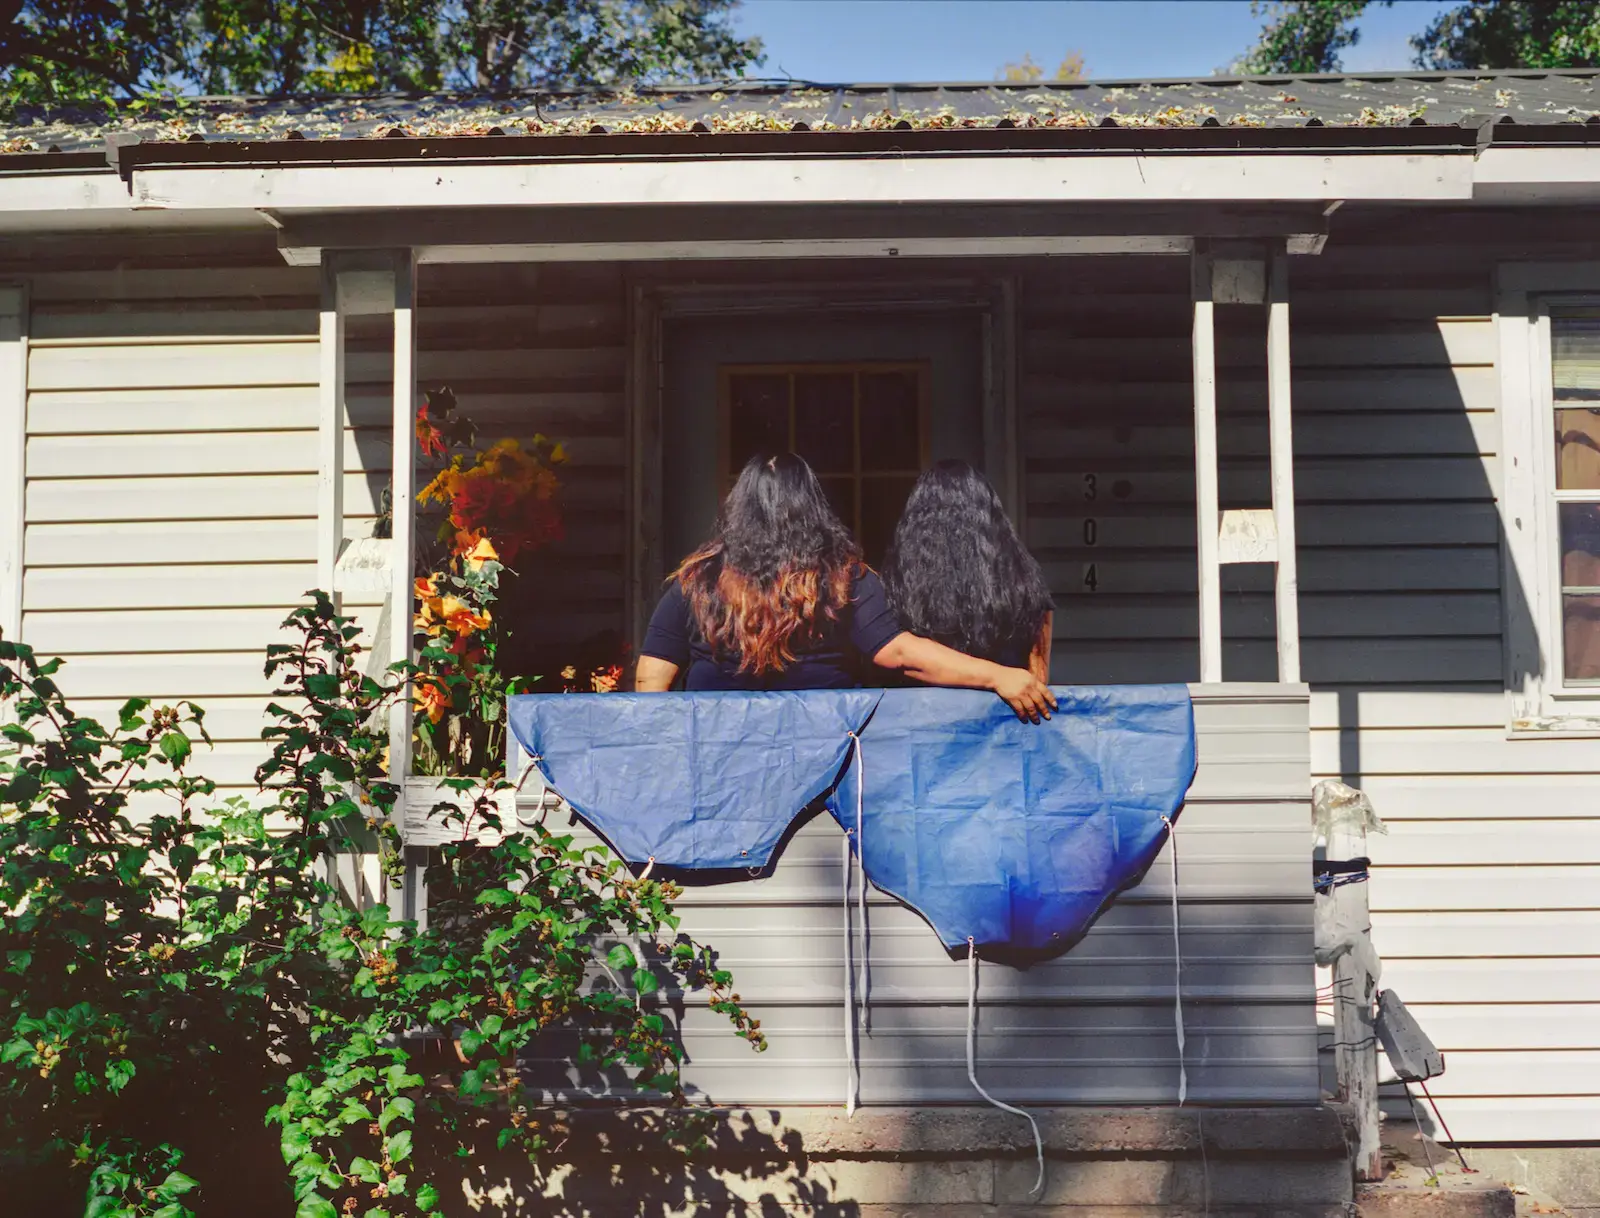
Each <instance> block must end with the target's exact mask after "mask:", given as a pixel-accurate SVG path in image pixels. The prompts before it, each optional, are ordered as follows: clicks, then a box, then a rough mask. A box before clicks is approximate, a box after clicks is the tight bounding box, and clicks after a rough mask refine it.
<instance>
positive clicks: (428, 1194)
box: [417, 1184, 439, 1214]
mask: <svg viewBox="0 0 1600 1218" xmlns="http://www.w3.org/2000/svg"><path fill="white" fill-rule="evenodd" d="M438 1204H439V1190H438V1189H436V1188H434V1187H433V1185H431V1184H424V1185H423V1186H422V1187H421V1188H419V1189H418V1190H417V1208H418V1209H419V1210H421V1211H422V1212H423V1213H424V1214H426V1213H428V1212H429V1211H431V1210H432V1209H433V1207H434V1206H436V1205H438Z"/></svg>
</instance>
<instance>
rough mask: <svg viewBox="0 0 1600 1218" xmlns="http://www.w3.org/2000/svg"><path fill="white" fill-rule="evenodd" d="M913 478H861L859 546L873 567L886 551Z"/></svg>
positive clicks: (879, 562) (892, 538) (878, 563)
mask: <svg viewBox="0 0 1600 1218" xmlns="http://www.w3.org/2000/svg"><path fill="white" fill-rule="evenodd" d="M914 482H916V479H915V478H912V477H903V478H863V479H862V480H861V536H860V538H859V539H858V540H860V542H861V549H862V551H863V553H864V554H865V556H866V559H867V562H868V563H869V564H871V565H872V566H874V567H876V566H879V565H881V564H882V562H883V560H884V557H885V555H887V554H888V553H889V543H890V542H891V541H893V540H894V526H895V525H897V524H899V523H900V513H901V512H902V511H904V510H905V506H906V499H907V498H908V497H909V496H910V494H911V486H912V484H913V483H914Z"/></svg>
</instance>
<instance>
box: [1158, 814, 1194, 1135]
mask: <svg viewBox="0 0 1600 1218" xmlns="http://www.w3.org/2000/svg"><path fill="white" fill-rule="evenodd" d="M1161 821H1162V823H1163V824H1165V825H1166V826H1167V850H1168V853H1169V854H1170V855H1171V857H1172V970H1173V976H1172V1021H1173V1023H1174V1024H1176V1025H1177V1029H1178V1107H1179V1108H1182V1107H1183V1102H1184V1101H1185V1100H1186V1099H1188V1098H1189V1068H1188V1065H1187V1064H1186V1063H1185V1061H1184V1045H1183V939H1182V936H1181V935H1180V934H1179V923H1178V827H1177V826H1176V825H1175V824H1173V823H1172V818H1171V817H1168V816H1163V817H1162V818H1161Z"/></svg>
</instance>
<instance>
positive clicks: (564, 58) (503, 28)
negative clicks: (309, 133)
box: [0, 0, 762, 105]
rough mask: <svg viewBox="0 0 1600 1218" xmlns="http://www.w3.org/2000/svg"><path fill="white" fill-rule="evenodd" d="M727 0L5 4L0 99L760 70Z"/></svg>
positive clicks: (555, 84)
mask: <svg viewBox="0 0 1600 1218" xmlns="http://www.w3.org/2000/svg"><path fill="white" fill-rule="evenodd" d="M737 4H738V0H0V23H3V24H0V82H3V85H0V90H3V92H0V96H3V97H5V98H6V99H8V100H9V101H10V102H11V103H12V104H13V105H15V104H18V103H39V104H62V103H72V102H96V103H102V102H107V101H112V100H125V99H130V98H139V97H146V96H149V95H152V94H158V93H160V92H162V91H175V92H194V91H199V92H202V93H212V94H218V93H265V94H289V93H324V92H326V93H369V92H380V91H391V90H393V91H400V92H420V91H435V90H444V89H448V90H465V91H473V92H490V93H496V92H504V91H507V90H511V89H521V88H563V87H576V86H584V85H625V84H639V83H643V84H651V83H661V82H663V81H668V80H708V79H721V78H725V77H731V76H737V75H739V74H740V73H742V72H743V71H744V70H745V68H747V67H749V66H752V65H757V64H759V63H761V62H762V55H761V42H760V39H756V38H740V37H738V36H737V34H736V33H735V32H734V30H733V26H732V16H733V12H734V9H735V8H736V7H737Z"/></svg>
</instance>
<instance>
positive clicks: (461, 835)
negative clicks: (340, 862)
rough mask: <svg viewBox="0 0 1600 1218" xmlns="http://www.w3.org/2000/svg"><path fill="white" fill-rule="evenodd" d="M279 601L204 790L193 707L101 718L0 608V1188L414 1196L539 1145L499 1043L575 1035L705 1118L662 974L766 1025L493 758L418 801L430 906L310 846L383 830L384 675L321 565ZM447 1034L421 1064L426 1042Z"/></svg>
mask: <svg viewBox="0 0 1600 1218" xmlns="http://www.w3.org/2000/svg"><path fill="white" fill-rule="evenodd" d="M285 625H286V627H287V628H288V629H289V630H291V631H292V632H294V634H295V636H296V641H295V642H294V643H292V644H286V645H277V646H273V647H271V648H269V649H268V657H267V673H268V675H269V677H272V678H274V679H275V681H276V684H277V688H278V701H276V702H275V703H274V704H273V705H272V708H271V713H272V715H273V716H274V717H275V720H276V726H274V727H272V728H270V729H268V730H267V731H266V732H265V733H263V735H264V737H265V738H266V739H267V740H268V741H269V742H270V744H271V746H272V751H271V756H270V757H269V759H268V760H267V761H266V762H265V763H264V764H263V765H262V766H261V767H260V769H259V771H258V774H257V781H258V784H259V788H260V797H258V798H256V799H253V800H247V799H243V798H237V797H236V798H232V799H228V800H223V801H220V802H218V801H217V799H216V795H215V787H214V785H213V784H212V783H211V782H209V781H208V780H206V779H205V778H203V777H199V776H197V775H195V774H194V773H192V772H191V766H192V765H193V762H194V755H193V753H194V747H195V745H196V743H206V742H207V737H206V734H205V728H204V716H203V713H202V711H201V710H200V708H198V707H195V706H191V705H189V704H186V703H185V704H180V705H178V706H176V707H152V706H150V705H149V704H148V703H146V702H143V701H139V700H135V701H131V702H129V703H127V704H126V705H125V706H123V707H122V709H121V712H120V714H119V716H118V719H117V722H116V723H115V724H114V725H112V726H110V727H105V726H102V725H101V724H100V723H98V722H96V721H95V720H92V719H88V718H85V717H82V716H80V715H77V714H75V713H74V712H73V711H72V710H71V709H70V707H69V706H68V704H67V702H66V701H65V699H64V698H63V697H62V695H61V692H60V690H59V689H58V687H57V684H56V680H55V677H56V674H57V672H58V671H59V668H60V665H61V661H59V660H40V659H38V658H37V657H36V656H35V655H34V654H33V653H32V651H31V650H30V649H29V648H27V647H25V646H22V645H21V644H17V643H12V642H8V641H6V640H4V639H0V712H4V713H5V719H4V720H3V722H0V734H3V743H0V961H3V971H0V1175H3V1176H4V1177H5V1178H6V1179H7V1180H8V1181H11V1182H14V1183H12V1184H8V1190H9V1191H10V1195H11V1199H12V1200H13V1201H15V1200H16V1198H17V1197H18V1196H19V1195H20V1193H24V1192H27V1191H28V1190H29V1189H32V1190H34V1192H35V1193H36V1194H37V1195H38V1196H40V1197H44V1196H47V1195H51V1194H52V1193H53V1194H54V1195H55V1196H58V1197H59V1196H61V1195H63V1192H64V1190H66V1189H68V1188H70V1189H71V1190H72V1191H75V1192H76V1193H77V1195H78V1196H79V1197H80V1198H86V1203H85V1204H86V1208H85V1209H84V1211H83V1212H84V1213H85V1214H86V1218H192V1216H193V1215H195V1214H197V1213H201V1212H204V1213H238V1212H241V1211H240V1207H239V1203H238V1199H239V1197H240V1196H245V1195H249V1196H251V1199H252V1205H253V1206H254V1207H255V1210H254V1212H265V1213H283V1214H285V1215H291V1214H292V1215H295V1216H296V1218H335V1216H341V1218H342V1216H343V1215H347V1214H361V1215H365V1216H366V1218H391V1216H398V1215H402V1214H406V1215H413V1214H428V1213H431V1212H434V1211H435V1210H436V1209H437V1208H438V1207H439V1206H440V1205H441V1204H442V1200H443V1197H444V1195H445V1193H446V1191H447V1190H449V1189H451V1188H452V1187H455V1188H459V1183H458V1182H459V1179H460V1170H459V1169H460V1167H461V1159H462V1158H463V1157H466V1158H471V1156H473V1155H474V1154H484V1153H502V1152H509V1151H517V1152H520V1153H523V1154H526V1155H527V1156H529V1157H530V1158H532V1159H535V1160H537V1159H539V1158H540V1157H541V1156H543V1157H546V1158H548V1157H549V1156H550V1155H552V1154H553V1153H555V1145H556V1144H553V1142H552V1136H551V1133H550V1121H549V1118H548V1116H547V1115H545V1114H542V1113H541V1112H540V1111H539V1110H538V1107H537V1104H536V1097H533V1096H531V1095H530V1094H529V1093H528V1092H527V1091H526V1090H525V1088H524V1085H523V1083H522V1080H521V1072H520V1070H519V1068H518V1064H517V1054H518V1052H519V1050H528V1049H530V1048H531V1050H532V1052H533V1053H534V1054H535V1055H536V1056H537V1055H541V1054H542V1055H545V1056H548V1055H549V1054H551V1053H558V1055H559V1054H560V1053H565V1052H566V1050H565V1048H564V1046H569V1045H570V1046H573V1049H572V1052H571V1054H570V1058H569V1059H564V1060H567V1068H568V1069H575V1070H577V1071H579V1072H580V1073H581V1072H586V1071H587V1072H598V1073H599V1074H601V1075H604V1076H605V1077H606V1078H607V1079H608V1080H609V1081H611V1082H612V1083H613V1084H617V1083H620V1084H623V1085H626V1086H628V1087H631V1088H633V1089H635V1090H637V1091H638V1092H639V1093H641V1094H646V1095H649V1096H651V1097H653V1098H654V1099H656V1100H658V1101H662V1102H664V1103H665V1105H666V1106H667V1107H669V1108H676V1109H677V1110H679V1112H680V1114H681V1116H682V1118H683V1119H680V1120H677V1121H674V1122H670V1123H668V1126H667V1130H668V1133H667V1136H668V1138H669V1140H670V1141H672V1142H673V1143H674V1144H676V1145H678V1146H680V1147H682V1148H684V1149H686V1150H692V1149H693V1148H694V1147H695V1146H696V1145H697V1144H698V1143H700V1142H701V1141H703V1139H704V1136H705V1134H704V1130H705V1128H706V1124H705V1122H706V1120H707V1118H706V1117H705V1116H704V1112H703V1110H695V1109H693V1108H691V1106H690V1105H689V1104H688V1101H687V1099H686V1097H685V1094H684V1090H683V1086H682V1082H681V1078H680V1074H679V1066H680V1062H681V1059H682V1051H681V1049H680V1047H679V1045H678V1043H677V1041H676V1039H675V1035H674V1027H673V1021H672V1020H671V1019H670V1018H669V1015H670V1011H671V1006H670V1004H669V1003H668V1002H667V1001H666V998H667V996H668V995H669V994H672V993H673V992H674V991H676V992H678V993H682V992H687V991H690V990H700V991H703V992H704V993H705V994H706V996H707V1000H708V1001H709V1003H710V1005H711V1006H712V1008H713V1009H715V1010H716V1011H718V1012H720V1013H722V1014H723V1015H725V1016H726V1017H727V1018H728V1020H729V1022H730V1026H731V1028H732V1030H733V1031H734V1032H735V1033H736V1034H737V1035H739V1036H742V1037H743V1038H745V1039H746V1040H748V1041H749V1042H751V1044H752V1045H753V1046H754V1047H755V1048H756V1049H758V1050H759V1049H762V1048H764V1047H765V1040H764V1038H763V1035H762V1033H761V1031H760V1027H759V1023H758V1022H757V1021H756V1020H754V1019H752V1018H751V1017H750V1016H749V1014H748V1013H747V1012H746V1011H745V1010H744V1009H743V1008H742V1007H741V1006H740V1004H739V1000H738V995H737V994H734V993H732V992H731V989H730V985H731V978H730V977H729V975H728V974H727V973H726V972H725V971H723V970H721V969H719V968H717V967H716V963H715V957H714V955H713V953H712V952H711V951H710V949H709V948H707V947H705V946H704V945H701V944H698V943H695V942H694V941H692V940H691V939H689V938H688V937H687V936H685V935H682V934H680V933H679V932H678V929H677V927H678V920H677V917H676V915H675V914H674V913H673V902H674V900H675V899H676V898H677V897H678V896H679V895H680V893H679V890H678V889H676V888H675V887H674V886H673V885H671V884H670V883H664V882H662V881H659V880H653V879H650V878H648V877H647V876H646V877H639V878H636V877H635V876H634V875H633V874H632V873H631V872H629V871H628V869H627V868H626V867H624V866H623V865H622V864H621V863H620V862H619V861H617V860H616V859H614V858H612V857H610V856H609V855H608V854H607V853H606V852H605V851H604V850H602V849H601V848H598V847H594V846H579V845H577V844H575V842H574V840H573V839H572V838H571V837H570V836H568V835H564V834H560V833H557V832H555V831H553V830H551V829H549V828H547V827H545V826H544V825H542V824H539V825H534V826H531V827H526V828H524V827H521V826H510V827H508V826H505V825H502V824H501V822H500V816H499V808H500V806H501V804H502V802H503V800H504V797H505V794H506V791H507V789H508V788H507V784H505V783H504V782H498V781H491V782H488V783H480V784H477V785H474V783H473V782H472V781H471V780H464V779H463V780H457V781H453V782H452V783H450V784H449V786H450V787H452V788H453V790H452V792H451V794H452V795H454V796H455V798H454V799H449V798H447V799H444V800H442V801H441V802H440V803H439V805H437V806H436V807H435V809H434V815H437V816H439V817H441V818H443V819H444V820H445V821H446V822H447V823H448V824H450V825H451V826H452V827H453V828H455V829H456V830H458V832H457V833H456V834H454V836H455V837H456V841H455V842H454V843H453V844H451V845H448V846H446V847H444V848H443V849H441V850H440V851H438V852H437V857H436V859H435V861H434V862H433V863H432V865H431V866H430V868H429V884H430V893H431V894H432V898H433V899H432V900H431V901H430V906H429V917H428V919H427V923H426V925H425V926H418V925H417V924H416V923H414V922H409V921H405V920H401V919H398V918H396V917H395V916H394V914H393V913H392V911H391V910H390V909H388V908H387V907H386V906H384V905H373V906H371V907H368V908H357V907H355V906H353V905H352V904H350V903H348V902H347V901H345V900H342V899H341V898H340V895H339V893H338V891H337V889H336V888H335V887H334V886H332V885H331V884H330V883H329V881H328V879H327V877H326V859H327V855H328V852H329V851H330V849H335V850H351V849H356V848H357V842H358V840H366V841H368V842H370V841H372V840H373V839H374V838H375V839H376V840H378V841H379V842H380V844H381V848H382V849H383V850H384V851H386V852H387V853H388V856H389V858H390V859H391V860H392V859H393V858H394V857H395V846H396V842H395V839H394V832H393V829H392V824H391V816H390V814H391V812H392V810H393V807H394V803H395V799H396V794H397V792H396V788H395V787H394V786H393V785H392V784H390V783H388V782H386V781H384V780H383V778H382V770H381V766H382V762H383V756H382V743H381V736H382V730H383V729H382V726H381V725H382V724H383V723H385V722H386V720H387V712H388V708H389V707H390V706H391V705H392V704H393V702H394V701H395V700H396V699H397V698H398V697H400V696H402V690H403V688H404V680H403V677H404V676H405V675H406V674H405V673H403V672H400V671H396V672H393V673H391V674H389V675H388V676H387V677H386V678H385V680H383V681H377V680H374V679H372V678H370V677H367V676H364V675H363V674H362V673H361V672H360V670H359V668H358V666H357V664H356V655H357V652H358V648H357V646H356V643H355V641H354V640H355V637H356V634H357V631H356V628H355V627H354V625H353V624H352V623H351V622H350V620H349V619H347V618H343V617H341V616H339V615H338V614H337V613H336V612H335V611H334V608H333V606H332V604H331V603H330V602H329V600H328V598H327V597H325V596H323V595H322V594H320V593H318V594H313V599H312V600H311V602H310V603H309V604H308V605H306V606H304V607H303V608H301V609H299V610H297V611H296V612H295V613H293V614H292V615H291V616H290V617H289V619H288V621H287V622H286V623H285ZM391 870H394V868H393V867H392V866H391ZM430 1032H431V1033H432V1034H433V1040H432V1041H431V1042H430V1040H429V1039H428V1034H429V1033H430ZM441 1042H443V1043H447V1044H449V1045H450V1046H451V1047H452V1048H453V1050H454V1052H453V1053H452V1054H451V1055H450V1058H449V1061H448V1065H446V1066H445V1068H443V1069H440V1068H439V1067H438V1064H437V1059H435V1063H434V1064H433V1065H432V1066H429V1065H428V1064H427V1057H426V1054H425V1052H424V1049H425V1048H426V1047H427V1046H428V1045H429V1044H430V1043H431V1044H433V1045H435V1046H437V1045H438V1044H440V1043H441ZM697 1112H698V1113H699V1116H698V1119H697V1116H696V1114H697ZM263 1138H270V1139H272V1140H275V1141H276V1143H277V1145H276V1147H273V1146H271V1145H270V1144H263ZM452 1169H454V1173H455V1174H454V1175H452ZM271 1197H278V1198H280V1199H281V1204H278V1203H275V1202H270V1201H268V1202H263V1201H262V1198H271ZM30 1212H36V1213H44V1212H49V1211H47V1210H45V1209H44V1208H41V1207H38V1206H36V1207H35V1208H34V1209H33V1210H31V1211H30Z"/></svg>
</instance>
